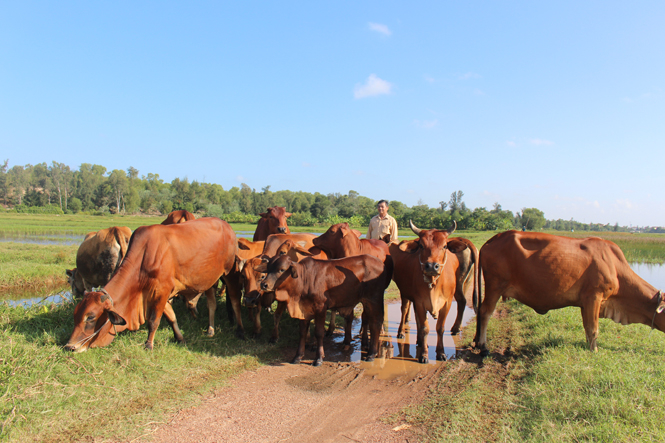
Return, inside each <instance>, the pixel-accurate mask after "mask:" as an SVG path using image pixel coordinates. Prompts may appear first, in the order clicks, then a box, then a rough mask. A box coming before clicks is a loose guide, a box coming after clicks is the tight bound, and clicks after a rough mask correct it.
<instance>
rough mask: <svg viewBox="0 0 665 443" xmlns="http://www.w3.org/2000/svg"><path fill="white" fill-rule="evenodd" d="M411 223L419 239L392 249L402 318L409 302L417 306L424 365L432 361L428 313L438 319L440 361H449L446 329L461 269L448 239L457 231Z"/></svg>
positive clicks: (419, 348)
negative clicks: (444, 330)
mask: <svg viewBox="0 0 665 443" xmlns="http://www.w3.org/2000/svg"><path fill="white" fill-rule="evenodd" d="M409 223H410V225H411V229H412V230H413V232H414V233H415V234H416V235H418V240H405V241H403V242H401V243H399V244H395V243H391V244H390V246H389V249H390V255H391V257H392V259H393V263H394V265H395V270H394V271H393V280H394V281H395V283H396V284H397V287H398V288H399V291H400V296H401V297H402V316H404V314H405V312H404V309H405V307H406V306H408V304H407V302H411V303H413V307H414V310H415V314H416V324H417V328H418V332H417V339H416V345H417V346H416V358H417V359H418V361H419V362H420V363H427V362H428V361H429V358H428V346H427V335H428V334H429V325H428V322H427V313H428V312H429V313H430V314H431V315H432V317H434V318H435V319H436V320H437V323H436V333H437V344H436V359H437V360H445V359H446V354H445V352H444V346H443V329H444V326H445V321H446V316H447V315H448V311H449V310H450V307H451V304H452V300H453V296H454V294H455V290H456V287H457V273H458V270H459V261H458V259H457V255H456V254H455V251H453V250H452V249H451V247H452V246H453V245H450V244H449V243H448V236H449V235H450V234H452V233H453V232H454V231H455V225H453V226H452V227H451V228H450V229H449V230H447V231H444V230H438V229H429V230H425V229H418V228H417V227H416V226H415V225H414V224H413V223H411V222H409ZM399 332H400V333H402V331H399Z"/></svg>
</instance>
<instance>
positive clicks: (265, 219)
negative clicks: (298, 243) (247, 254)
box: [252, 206, 291, 241]
mask: <svg viewBox="0 0 665 443" xmlns="http://www.w3.org/2000/svg"><path fill="white" fill-rule="evenodd" d="M259 215H260V216H261V218H260V219H259V222H258V223H257V225H256V231H255V232H254V237H253V238H252V240H253V241H259V240H266V239H267V238H268V236H269V235H270V234H290V233H291V231H290V230H289V227H288V226H287V224H286V219H287V218H289V217H291V213H290V212H286V208H285V207H283V206H274V207H272V208H268V210H267V211H266V212H262V213H260V214H259Z"/></svg>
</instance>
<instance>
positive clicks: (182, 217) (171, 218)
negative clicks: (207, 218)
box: [162, 209, 196, 225]
mask: <svg viewBox="0 0 665 443" xmlns="http://www.w3.org/2000/svg"><path fill="white" fill-rule="evenodd" d="M190 220H196V217H195V216H194V214H192V213H191V212H189V211H185V210H184V209H178V210H177V211H172V212H171V213H169V215H167V216H166V220H164V221H163V222H162V224H163V225H176V224H178V223H184V222H186V221H190Z"/></svg>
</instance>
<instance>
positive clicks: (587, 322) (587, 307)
mask: <svg viewBox="0 0 665 443" xmlns="http://www.w3.org/2000/svg"><path fill="white" fill-rule="evenodd" d="M601 299H602V294H594V295H593V297H592V298H591V299H590V300H586V301H585V303H584V304H583V305H582V324H583V325H584V332H586V342H587V344H588V345H589V349H590V350H591V351H594V352H596V351H597V350H598V346H597V345H596V339H597V338H598V317H599V316H600V300H601Z"/></svg>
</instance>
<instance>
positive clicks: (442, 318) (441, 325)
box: [436, 301, 459, 361]
mask: <svg viewBox="0 0 665 443" xmlns="http://www.w3.org/2000/svg"><path fill="white" fill-rule="evenodd" d="M458 303H459V302H458ZM450 304H451V303H450V301H448V302H447V303H446V304H445V305H444V306H443V307H442V308H441V310H439V315H438V317H439V318H438V319H437V320H436V359H437V360H438V361H445V360H446V352H445V348H444V346H443V332H444V329H445V327H446V317H447V316H448V312H450ZM458 316H459V310H458Z"/></svg>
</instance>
